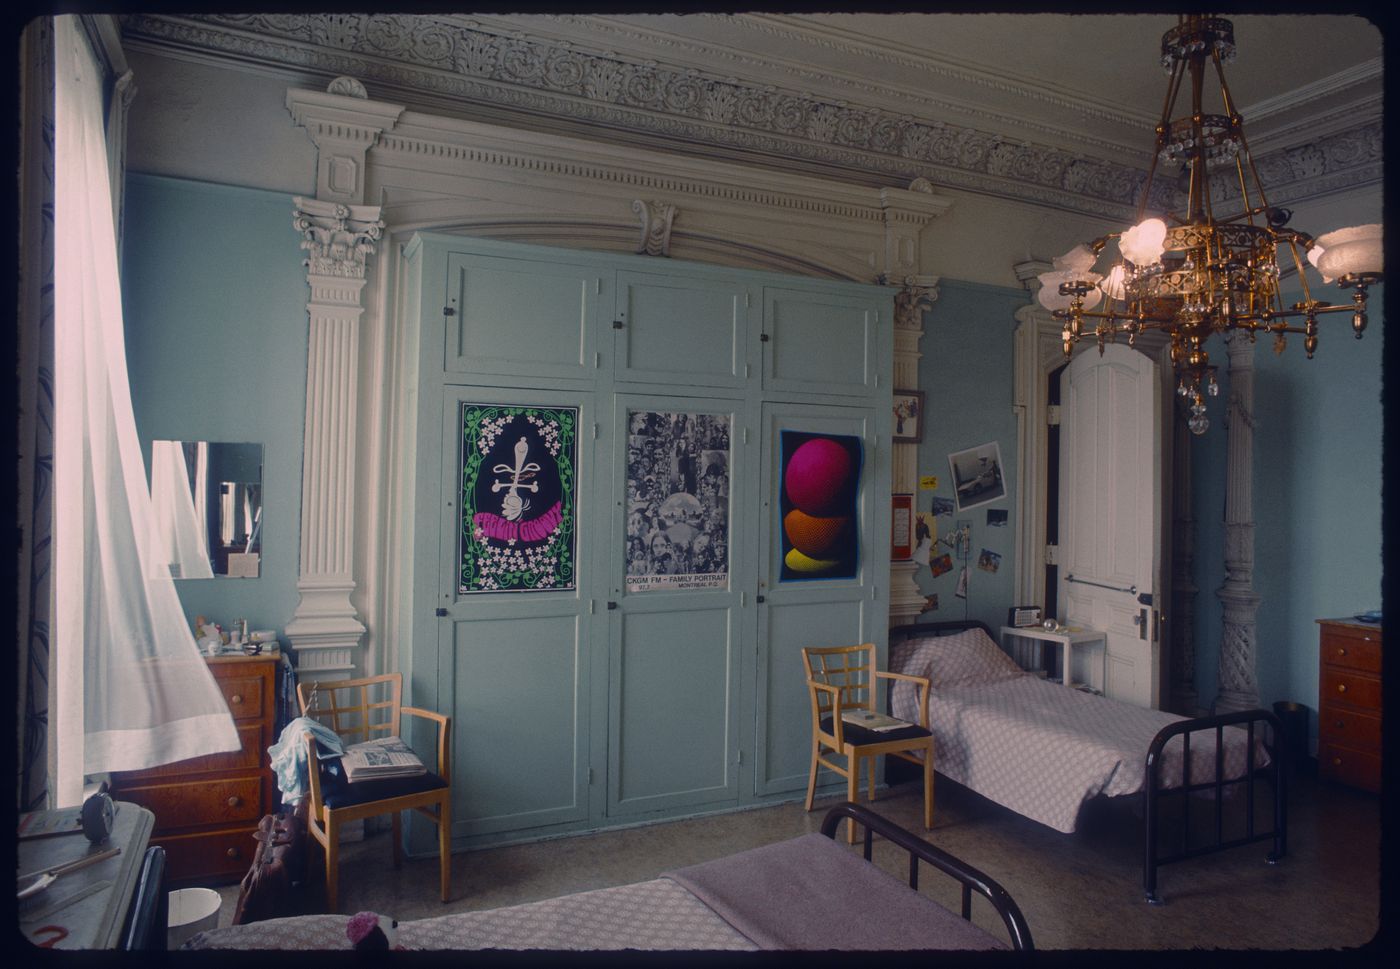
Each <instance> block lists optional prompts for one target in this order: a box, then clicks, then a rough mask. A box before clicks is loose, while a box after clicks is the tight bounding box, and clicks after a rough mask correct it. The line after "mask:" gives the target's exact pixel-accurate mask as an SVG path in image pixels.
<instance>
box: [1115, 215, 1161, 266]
mask: <svg viewBox="0 0 1400 969" xmlns="http://www.w3.org/2000/svg"><path fill="white" fill-rule="evenodd" d="M1166 239H1167V224H1166V223H1165V222H1163V221H1162V220H1161V219H1144V220H1143V221H1142V222H1139V223H1138V224H1137V225H1135V226H1133V227H1132V228H1131V229H1129V230H1128V231H1126V232H1124V233H1123V234H1122V235H1121V236H1120V237H1119V238H1118V251H1119V252H1121V253H1123V258H1124V259H1126V260H1128V261H1129V262H1130V263H1132V264H1133V265H1135V266H1146V265H1150V264H1151V263H1154V262H1157V261H1159V260H1160V259H1161V258H1162V253H1163V252H1164V251H1165V250H1166V246H1165V243H1166Z"/></svg>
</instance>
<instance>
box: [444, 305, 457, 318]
mask: <svg viewBox="0 0 1400 969" xmlns="http://www.w3.org/2000/svg"><path fill="white" fill-rule="evenodd" d="M442 315H443V316H456V315H457V311H456V310H454V309H453V308H452V307H450V306H444V307H443V308H442Z"/></svg>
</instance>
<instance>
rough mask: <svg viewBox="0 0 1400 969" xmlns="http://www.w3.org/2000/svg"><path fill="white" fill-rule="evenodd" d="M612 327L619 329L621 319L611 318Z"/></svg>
mask: <svg viewBox="0 0 1400 969" xmlns="http://www.w3.org/2000/svg"><path fill="white" fill-rule="evenodd" d="M613 329H614V330H620V329H622V321H621V320H613Z"/></svg>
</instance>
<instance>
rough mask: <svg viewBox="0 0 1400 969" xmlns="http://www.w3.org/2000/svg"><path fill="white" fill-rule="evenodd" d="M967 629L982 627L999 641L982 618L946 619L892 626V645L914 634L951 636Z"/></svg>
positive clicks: (993, 640) (992, 637) (990, 637)
mask: <svg viewBox="0 0 1400 969" xmlns="http://www.w3.org/2000/svg"><path fill="white" fill-rule="evenodd" d="M965 629H980V630H982V631H983V632H984V633H986V634H987V638H989V639H990V640H991V641H992V642H996V641H997V638H996V635H995V634H994V633H993V632H992V630H991V627H990V626H988V625H987V624H986V623H985V622H983V621H982V620H980V619H944V620H941V621H939V622H913V623H909V624H907V625H904V626H891V627H890V645H891V646H893V645H894V644H895V643H897V642H900V641H901V640H904V639H909V638H911V637H914V636H950V635H952V634H953V633H960V632H962V631H963V630H965Z"/></svg>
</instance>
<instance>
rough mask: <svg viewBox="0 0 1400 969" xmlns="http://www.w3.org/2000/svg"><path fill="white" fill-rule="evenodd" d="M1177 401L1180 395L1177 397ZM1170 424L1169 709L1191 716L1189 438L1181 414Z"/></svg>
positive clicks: (1194, 704) (1194, 700) (1195, 701)
mask: <svg viewBox="0 0 1400 969" xmlns="http://www.w3.org/2000/svg"><path fill="white" fill-rule="evenodd" d="M1177 399H1178V400H1180V398H1177ZM1179 418H1180V419H1178V420H1177V421H1175V422H1174V423H1173V425H1172V427H1173V431H1172V439H1173V448H1174V451H1175V454H1174V457H1173V461H1172V610H1171V613H1170V623H1171V626H1170V627H1169V629H1168V634H1169V636H1170V639H1171V644H1172V653H1171V709H1172V710H1174V711H1176V712H1177V713H1180V714H1183V715H1185V716H1194V715H1195V714H1196V713H1197V712H1198V711H1199V707H1200V698H1199V696H1198V694H1197V692H1196V630H1195V624H1196V593H1197V592H1198V591H1199V589H1198V588H1197V586H1196V581H1195V569H1196V519H1195V516H1194V514H1193V510H1192V503H1191V441H1192V438H1193V437H1194V435H1193V434H1192V433H1191V432H1190V430H1189V429H1188V428H1187V426H1186V419H1185V416H1184V415H1179Z"/></svg>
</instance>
